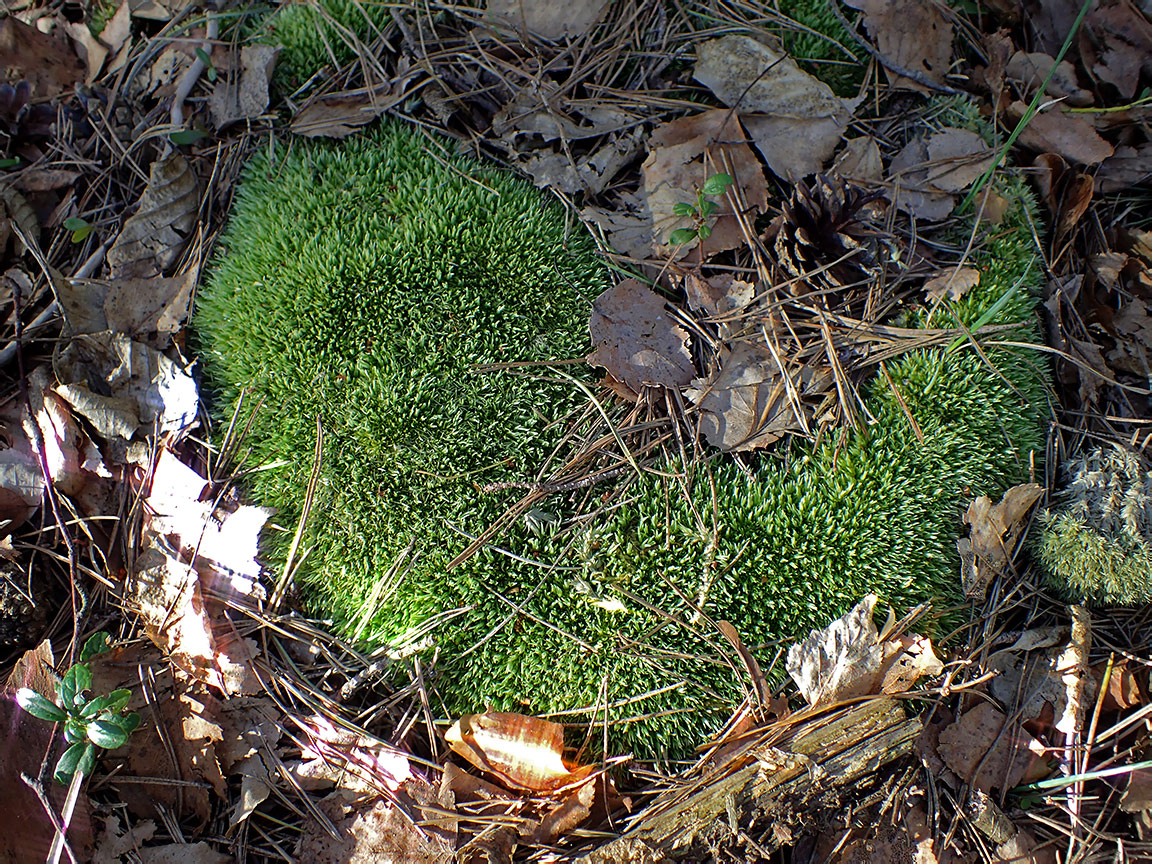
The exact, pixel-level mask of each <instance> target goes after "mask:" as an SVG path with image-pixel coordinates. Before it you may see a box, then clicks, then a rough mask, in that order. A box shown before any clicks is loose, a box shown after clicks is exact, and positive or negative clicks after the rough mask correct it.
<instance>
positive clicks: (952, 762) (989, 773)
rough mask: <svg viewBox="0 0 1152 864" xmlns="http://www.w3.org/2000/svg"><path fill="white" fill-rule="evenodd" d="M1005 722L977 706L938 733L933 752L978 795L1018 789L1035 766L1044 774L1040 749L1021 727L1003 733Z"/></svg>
mask: <svg viewBox="0 0 1152 864" xmlns="http://www.w3.org/2000/svg"><path fill="white" fill-rule="evenodd" d="M1005 720H1006V718H1005V716H1004V712H1003V711H1001V710H1000V709H999V708H997V707H996V706H994V705H991V704H989V703H988V702H981V703H980V704H979V705H977V706H976V707H975V708H972V709H971V710H969V711H968V712H966V713H965V714H964V715H963V716H962V717H961V718H960V719H959V720H958V721H956V722H955V723H953V724H952V725H951V726H948V727H947V728H946V729H944V731H942V732H941V733H940V741H939V743H938V744H937V746H936V749H937V752H938V753H939V754H940V756H941V758H943V760H944V762H945V763H946V764H947V765H948V767H949V768H951V769H952V770H953V771H955V772H956V774H957V775H958V776H959V777H960V779H961V780H963V781H964V782H965V783H968V784H970V785H971V786H972V787H973V788H975V789H979V790H980V791H982V792H988V791H989V790H990V789H992V788H996V789H1011V788H1013V787H1014V786H1017V785H1019V783H1020V782H1021V779H1022V778H1024V777H1025V776H1026V774H1027V773H1028V772H1029V770H1033V769H1034V766H1035V764H1036V763H1037V762H1039V763H1042V764H1043V765H1044V766H1045V768H1044V770H1045V771H1047V754H1046V752H1045V748H1044V746H1043V745H1042V744H1041V743H1040V742H1039V741H1037V740H1036V739H1035V738H1033V737H1032V736H1031V735H1029V734H1028V732H1026V731H1025V730H1024V729H1023V728H1022V727H1021V726H1018V725H1016V724H1013V725H1012V726H1010V727H1009V728H1008V729H1005V728H1004V724H1005ZM1001 732H1003V734H1001ZM989 751H991V752H989ZM977 769H979V771H977Z"/></svg>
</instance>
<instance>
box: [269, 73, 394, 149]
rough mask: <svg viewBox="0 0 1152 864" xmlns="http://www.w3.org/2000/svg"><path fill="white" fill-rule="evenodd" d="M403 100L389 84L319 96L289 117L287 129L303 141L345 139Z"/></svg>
mask: <svg viewBox="0 0 1152 864" xmlns="http://www.w3.org/2000/svg"><path fill="white" fill-rule="evenodd" d="M403 98H405V94H404V93H403V92H397V93H393V92H392V87H391V85H390V84H381V85H380V86H379V87H375V88H367V87H361V88H360V89H359V90H346V91H343V92H340V93H331V94H328V95H325V96H320V97H318V98H316V99H314V100H313V101H311V102H309V103H308V104H307V105H305V106H304V107H303V108H301V109H300V110H299V111H298V112H296V116H295V117H293V118H292V122H291V123H290V124H288V129H289V130H290V131H291V132H293V133H295V134H296V135H301V136H303V137H304V138H347V137H348V136H349V135H351V134H352V133H353V132H355V131H356V130H357V129H359V128H361V127H362V126H367V125H368V124H369V123H371V122H372V121H373V120H375V119H376V118H377V117H379V116H381V115H382V114H383V113H384V112H385V111H387V110H388V109H389V108H392V107H393V106H395V105H397V104H399V102H400V101H401V100H402V99H403Z"/></svg>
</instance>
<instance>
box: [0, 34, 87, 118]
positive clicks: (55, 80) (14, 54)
mask: <svg viewBox="0 0 1152 864" xmlns="http://www.w3.org/2000/svg"><path fill="white" fill-rule="evenodd" d="M0 68H2V69H3V70H4V80H5V81H19V80H21V79H23V80H25V81H27V82H28V83H29V84H30V85H31V86H32V95H33V97H34V98H35V99H36V100H37V101H39V100H41V99H55V98H56V97H57V96H59V95H61V94H62V93H70V92H71V91H72V88H73V86H74V85H76V84H77V83H79V82H80V81H83V80H84V73H85V71H86V69H85V64H84V61H83V60H81V59H80V58H79V57H77V56H76V52H75V51H73V50H72V47H71V46H70V45H69V44H68V40H67V37H64V36H63V35H62V34H58V35H55V36H49V35H48V34H46V33H41V32H40V31H39V30H37V29H36V28H35V27H32V26H30V25H28V24H25V23H24V22H23V21H20V20H18V19H17V18H16V17H15V16H14V15H5V16H3V17H0Z"/></svg>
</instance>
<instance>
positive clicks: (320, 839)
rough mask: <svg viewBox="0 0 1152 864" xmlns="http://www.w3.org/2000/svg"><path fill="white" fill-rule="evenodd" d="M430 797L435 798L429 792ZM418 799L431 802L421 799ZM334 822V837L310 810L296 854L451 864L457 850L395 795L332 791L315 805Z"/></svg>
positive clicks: (349, 862) (323, 860)
mask: <svg viewBox="0 0 1152 864" xmlns="http://www.w3.org/2000/svg"><path fill="white" fill-rule="evenodd" d="M429 796H430V800H431V801H434V800H435V799H434V798H433V797H431V793H429ZM418 803H429V802H425V801H423V800H421V801H419V802H418ZM316 806H317V807H318V808H319V810H320V812H321V813H323V814H324V816H325V817H327V819H328V820H329V822H330V823H331V824H332V825H333V826H334V827H335V828H336V832H337V837H335V838H334V837H332V836H331V835H330V834H329V833H328V831H327V830H326V829H325V828H324V827H323V825H322V824H321V823H319V822H317V821H316V819H315V817H313V816H309V817H308V818H307V819H306V820H305V822H304V830H303V831H302V833H301V835H300V840H299V842H298V843H297V845H296V849H295V860H297V861H307V862H309V864H382V862H396V864H400V862H408V861H411V862H419V864H449V862H451V861H453V860H456V859H455V858H454V855H453V850H452V849H451V848H450V847H448V846H447V845H446V844H445V843H443V842H442V841H441V840H440V839H439V838H438V837H437V836H436V835H434V834H432V835H431V836H430V832H426V831H425V830H424V829H422V828H421V827H419V826H417V825H416V824H415V822H414V821H413V818H412V816H411V815H410V814H407V813H405V812H404V811H403V810H401V807H400V805H399V804H398V802H396V801H395V800H391V799H388V798H364V797H362V796H357V795H354V794H352V793H349V792H344V791H337V792H333V793H332V794H331V795H329V796H328V797H327V798H325V799H323V800H322V801H320V802H319V803H318V804H317V805H316Z"/></svg>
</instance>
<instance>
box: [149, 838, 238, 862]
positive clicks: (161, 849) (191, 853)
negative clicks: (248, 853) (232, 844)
mask: <svg viewBox="0 0 1152 864" xmlns="http://www.w3.org/2000/svg"><path fill="white" fill-rule="evenodd" d="M139 855H140V864H230V862H232V861H233V860H235V859H234V858H233V856H232V855H229V854H228V853H226V852H220V851H218V850H216V849H214V848H212V846H210V845H209V844H208V843H206V842H205V841H203V840H200V841H198V842H196V843H168V844H166V845H164V846H148V847H146V848H144V849H141V850H140V851H139Z"/></svg>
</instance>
